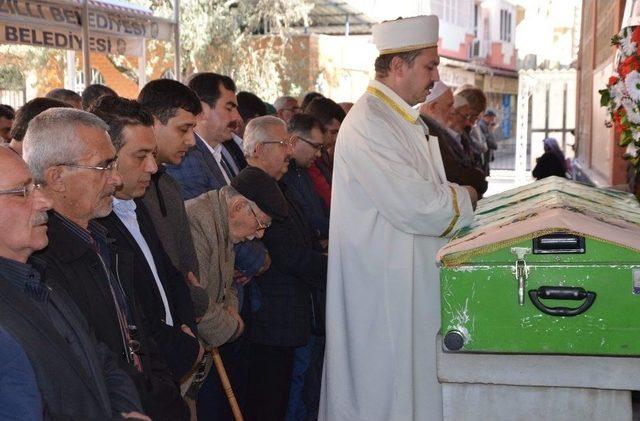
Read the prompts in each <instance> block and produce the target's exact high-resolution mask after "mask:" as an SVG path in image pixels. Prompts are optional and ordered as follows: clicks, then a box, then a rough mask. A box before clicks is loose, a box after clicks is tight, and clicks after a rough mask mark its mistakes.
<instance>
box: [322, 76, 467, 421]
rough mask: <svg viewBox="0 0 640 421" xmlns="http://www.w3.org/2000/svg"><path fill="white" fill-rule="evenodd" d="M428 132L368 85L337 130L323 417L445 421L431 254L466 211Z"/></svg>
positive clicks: (333, 420) (400, 104)
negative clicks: (438, 369)
mask: <svg viewBox="0 0 640 421" xmlns="http://www.w3.org/2000/svg"><path fill="white" fill-rule="evenodd" d="M425 132H426V126H424V124H423V123H422V121H421V120H420V119H419V114H418V111H416V110H414V109H413V108H411V107H410V106H409V105H408V104H407V103H406V102H404V101H403V100H402V99H401V98H400V97H399V96H398V95H396V94H395V93H394V92H393V91H392V90H391V89H389V88H387V87H386V86H385V85H384V84H382V83H380V82H377V81H375V80H374V81H371V83H370V84H369V87H368V89H367V93H365V94H364V95H363V96H362V97H361V98H360V99H359V100H358V102H356V104H355V105H354V107H353V108H352V109H351V111H350V112H349V114H348V115H347V118H346V119H345V121H344V122H343V124H342V127H341V128H340V133H339V135H338V141H337V146H336V154H335V162H334V172H333V183H332V184H333V192H332V205H331V223H330V234H329V238H330V244H329V271H328V280H327V309H326V334H327V341H326V350H325V362H324V372H323V380H322V395H321V400H320V420H326V421H376V420H381V421H382V420H384V421H409V420H424V421H431V420H439V419H441V418H442V391H441V387H440V384H439V383H438V380H437V374H436V357H435V355H436V345H435V339H436V333H437V332H438V329H439V326H440V281H439V272H438V269H437V267H436V262H435V255H436V252H437V251H438V249H439V248H440V247H441V246H443V245H444V244H445V243H446V242H447V237H448V236H450V235H452V234H453V233H454V232H455V231H456V230H457V229H459V228H461V227H463V226H465V225H468V224H469V223H470V222H471V221H472V219H473V210H472V205H471V199H470V196H469V193H468V192H467V190H466V189H465V188H463V187H461V186H458V185H457V184H453V183H449V182H447V181H446V177H445V172H444V167H443V164H442V157H441V156H440V149H439V147H438V143H437V142H438V140H437V138H435V137H431V138H430V139H429V140H428V141H427V138H426V136H425Z"/></svg>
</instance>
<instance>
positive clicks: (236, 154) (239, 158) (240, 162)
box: [222, 139, 247, 171]
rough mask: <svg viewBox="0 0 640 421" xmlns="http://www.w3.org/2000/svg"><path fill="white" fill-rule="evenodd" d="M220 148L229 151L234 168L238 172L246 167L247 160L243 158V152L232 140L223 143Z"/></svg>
mask: <svg viewBox="0 0 640 421" xmlns="http://www.w3.org/2000/svg"><path fill="white" fill-rule="evenodd" d="M222 146H223V147H224V148H225V149H226V150H227V151H229V154H231V156H232V157H233V160H234V161H235V163H236V166H237V167H238V169H239V170H240V171H242V170H243V169H244V167H246V166H247V160H246V158H245V157H244V152H242V149H241V148H240V146H238V144H237V143H236V141H235V140H233V139H231V140H227V141H226V142H223V143H222Z"/></svg>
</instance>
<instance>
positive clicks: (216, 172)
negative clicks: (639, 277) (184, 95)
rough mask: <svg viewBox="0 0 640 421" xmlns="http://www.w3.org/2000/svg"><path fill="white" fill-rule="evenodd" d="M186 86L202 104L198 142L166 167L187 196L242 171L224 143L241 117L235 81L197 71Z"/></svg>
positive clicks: (227, 180)
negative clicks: (184, 154)
mask: <svg viewBox="0 0 640 421" xmlns="http://www.w3.org/2000/svg"><path fill="white" fill-rule="evenodd" d="M187 86H189V88H191V89H192V90H193V91H194V92H195V93H196V95H198V97H199V98H200V103H201V104H202V113H200V114H199V115H198V122H197V124H196V127H195V129H194V130H193V131H194V134H195V139H196V144H195V146H194V147H193V148H192V149H191V150H190V151H189V152H188V153H187V155H186V156H185V157H184V159H183V160H182V163H181V164H180V165H170V166H168V167H167V172H169V174H171V175H172V176H173V177H174V178H175V179H176V180H178V182H179V183H180V185H181V186H182V191H183V193H184V198H185V200H188V199H193V198H194V197H197V196H199V195H201V194H202V193H205V192H207V191H209V190H217V189H219V188H220V187H222V186H226V185H228V184H229V183H230V182H231V179H232V178H233V177H234V176H235V175H236V174H237V173H238V172H239V170H238V168H237V166H236V164H235V163H234V162H233V159H232V158H231V155H230V154H229V152H228V151H227V150H226V149H225V148H224V147H223V145H222V143H223V142H225V141H227V140H229V139H231V138H232V136H233V133H234V131H235V130H236V128H237V126H238V123H239V121H240V120H241V117H240V113H239V112H238V100H237V98H236V85H235V83H234V82H233V80H231V78H230V77H228V76H223V75H219V74H216V73H196V74H194V75H192V76H191V78H190V79H189V82H188V84H187ZM234 167H235V168H234Z"/></svg>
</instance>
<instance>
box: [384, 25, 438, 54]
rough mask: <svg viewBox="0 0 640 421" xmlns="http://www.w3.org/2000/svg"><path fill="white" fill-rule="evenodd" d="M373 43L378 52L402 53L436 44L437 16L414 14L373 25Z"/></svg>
mask: <svg viewBox="0 0 640 421" xmlns="http://www.w3.org/2000/svg"><path fill="white" fill-rule="evenodd" d="M372 33H373V43H374V44H375V45H376V47H377V48H378V51H379V52H380V54H381V55H382V54H392V53H403V52H405V51H414V50H420V49H422V48H428V47H436V46H437V45H438V17H437V16H434V15H429V16H414V17H411V18H406V19H396V20H391V21H386V22H382V23H379V24H377V25H374V27H373V30H372Z"/></svg>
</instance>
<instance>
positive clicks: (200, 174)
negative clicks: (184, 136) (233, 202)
mask: <svg viewBox="0 0 640 421" xmlns="http://www.w3.org/2000/svg"><path fill="white" fill-rule="evenodd" d="M194 136H195V137H196V144H195V146H194V147H193V148H191V149H189V152H187V154H186V155H185V157H184V158H183V159H182V162H181V163H180V165H167V166H166V168H167V172H168V173H169V174H170V175H171V176H172V177H173V178H175V179H176V181H178V183H180V186H181V187H182V193H183V194H184V200H188V199H193V198H194V197H198V196H200V195H201V194H202V193H206V192H208V191H209V190H218V189H219V188H220V187H222V186H226V185H227V181H226V180H225V178H224V176H223V175H222V172H221V171H220V167H219V166H218V163H217V162H216V160H215V158H214V157H213V155H212V154H211V151H209V149H208V148H207V145H206V144H205V143H204V140H203V139H202V138H201V137H200V136H198V135H197V134H195V133H194Z"/></svg>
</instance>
